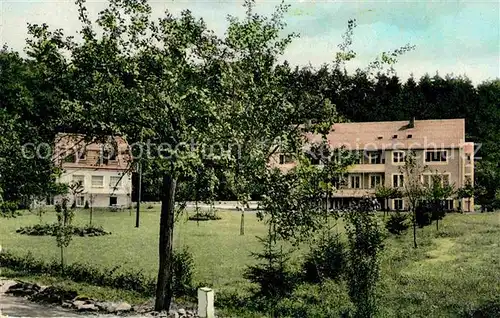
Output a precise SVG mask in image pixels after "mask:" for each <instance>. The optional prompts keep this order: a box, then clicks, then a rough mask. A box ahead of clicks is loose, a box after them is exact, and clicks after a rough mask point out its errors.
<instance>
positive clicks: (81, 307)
mask: <svg viewBox="0 0 500 318" xmlns="http://www.w3.org/2000/svg"><path fill="white" fill-rule="evenodd" d="M73 304H74V302H73ZM76 310H78V311H82V312H83V311H98V310H99V308H97V306H96V305H94V304H83V305H79V306H77V307H76Z"/></svg>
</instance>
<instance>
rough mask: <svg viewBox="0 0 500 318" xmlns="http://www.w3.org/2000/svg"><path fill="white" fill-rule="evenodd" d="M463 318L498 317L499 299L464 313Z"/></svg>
mask: <svg viewBox="0 0 500 318" xmlns="http://www.w3.org/2000/svg"><path fill="white" fill-rule="evenodd" d="M463 316H464V317H467V318H490V317H492V318H493V317H497V318H498V317H500V298H497V299H492V300H490V301H487V302H486V303H484V304H482V305H480V306H478V307H477V308H475V309H473V310H470V311H468V312H466V313H465V314H464V315H463Z"/></svg>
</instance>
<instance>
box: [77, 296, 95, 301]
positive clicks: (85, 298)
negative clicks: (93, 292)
mask: <svg viewBox="0 0 500 318" xmlns="http://www.w3.org/2000/svg"><path fill="white" fill-rule="evenodd" d="M75 300H82V301H89V300H91V299H90V298H88V297H86V296H76V297H75V298H73V301H75Z"/></svg>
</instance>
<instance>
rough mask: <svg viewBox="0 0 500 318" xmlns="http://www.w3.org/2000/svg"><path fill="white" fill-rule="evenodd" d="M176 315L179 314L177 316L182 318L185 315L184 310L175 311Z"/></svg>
mask: <svg viewBox="0 0 500 318" xmlns="http://www.w3.org/2000/svg"><path fill="white" fill-rule="evenodd" d="M177 313H178V314H179V316H181V317H183V316H185V315H186V310H185V309H183V308H181V309H178V310H177Z"/></svg>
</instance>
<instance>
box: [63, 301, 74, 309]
mask: <svg viewBox="0 0 500 318" xmlns="http://www.w3.org/2000/svg"><path fill="white" fill-rule="evenodd" d="M72 306H73V304H72V303H69V302H67V301H63V303H62V304H61V307H62V308H71V307H72Z"/></svg>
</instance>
